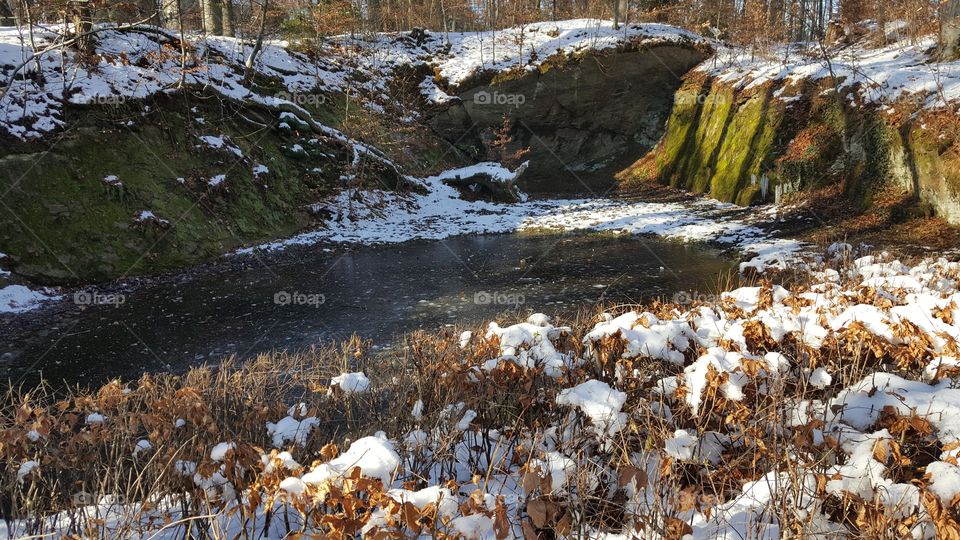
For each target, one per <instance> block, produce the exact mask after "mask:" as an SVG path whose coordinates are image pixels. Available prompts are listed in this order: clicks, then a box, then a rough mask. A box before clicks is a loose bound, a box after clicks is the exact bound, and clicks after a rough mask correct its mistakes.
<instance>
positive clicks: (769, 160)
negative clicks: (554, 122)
mask: <svg viewBox="0 0 960 540" xmlns="http://www.w3.org/2000/svg"><path fill="white" fill-rule="evenodd" d="M858 97H859V96H858V94H857V92H856V90H855V89H851V88H837V87H836V86H835V84H834V83H833V82H832V80H831V79H821V80H819V81H812V80H810V79H801V80H799V81H796V82H784V81H768V82H765V83H763V84H758V85H753V86H749V85H748V86H747V89H738V88H736V87H735V86H734V85H731V84H727V83H725V82H722V81H719V80H717V79H716V78H713V77H711V76H708V75H706V74H704V73H700V72H696V73H692V74H691V75H690V76H688V77H687V78H686V80H685V81H684V84H683V86H682V87H681V88H680V89H679V90H678V92H677V94H676V97H675V99H674V107H673V111H672V112H671V114H670V118H669V120H668V121H667V127H666V133H665V135H664V137H663V139H662V140H661V141H660V142H659V144H658V145H657V147H656V148H655V149H654V150H653V151H651V152H650V153H648V154H646V155H645V156H643V157H642V158H641V159H640V160H638V161H637V162H636V163H634V164H633V165H632V166H631V167H629V168H628V169H626V170H624V171H623V172H622V173H621V174H620V175H619V177H620V179H621V180H622V181H623V182H625V183H627V184H630V183H632V182H641V181H649V180H655V181H660V182H663V183H668V184H670V185H672V186H675V187H679V188H683V189H687V190H691V191H694V192H697V193H705V194H708V195H709V196H711V197H714V198H716V199H719V200H721V201H727V202H734V203H737V204H740V205H749V204H754V203H758V202H774V201H776V202H781V201H783V200H784V197H785V196H787V195H789V194H790V193H793V192H797V191H802V190H813V189H817V188H820V187H824V186H827V185H830V184H835V185H838V186H839V187H840V188H841V190H842V193H843V194H844V195H845V196H846V197H847V198H849V200H850V201H851V202H853V204H854V207H855V208H857V209H859V210H867V209H868V208H870V206H871V205H872V204H873V201H874V197H875V196H876V195H877V194H878V193H879V192H880V191H882V190H885V189H895V190H901V191H903V192H905V193H906V194H908V195H909V196H910V198H912V199H914V200H915V202H916V203H918V204H916V205H915V206H914V208H913V211H919V212H921V213H931V212H935V213H936V214H937V215H939V216H942V217H943V218H945V219H946V220H947V221H948V222H950V223H954V224H956V223H958V222H960V119H958V117H957V116H956V115H955V114H954V112H953V111H952V110H951V109H927V108H921V107H918V105H917V100H911V99H901V100H899V101H897V102H895V103H893V104H892V105H883V106H881V105H878V104H871V103H864V102H863V100H861V99H858Z"/></svg>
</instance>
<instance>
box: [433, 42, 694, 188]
mask: <svg viewBox="0 0 960 540" xmlns="http://www.w3.org/2000/svg"><path fill="white" fill-rule="evenodd" d="M706 56H707V53H706V52H704V51H701V50H698V49H696V48H694V47H692V46H683V45H676V44H670V45H666V44H665V45H659V46H655V47H640V48H636V47H634V48H632V49H628V50H619V51H607V52H603V53H595V54H588V55H584V56H582V57H578V58H562V59H557V61H548V62H545V63H544V65H543V66H541V68H540V69H539V70H538V71H531V72H521V73H516V74H513V76H506V77H504V76H498V77H496V78H493V79H492V80H491V78H490V76H489V75H488V76H487V77H486V80H482V79H481V78H478V80H477V82H476V83H474V84H471V83H467V84H464V85H462V87H461V88H460V89H459V91H458V93H457V95H458V96H459V97H460V98H461V100H460V101H455V102H453V103H451V104H449V105H447V106H444V107H442V108H441V109H439V110H437V111H434V113H433V116H432V118H431V120H430V122H431V125H432V126H433V127H434V129H436V130H437V131H438V132H439V133H440V134H441V136H443V137H444V138H446V139H447V140H448V141H450V142H451V143H452V144H454V145H456V146H457V147H458V148H460V149H462V150H465V151H467V152H468V153H471V154H473V155H475V156H477V157H478V158H483V157H488V158H489V157H493V158H496V156H490V155H484V154H485V152H488V151H489V147H490V144H489V141H490V140H491V139H492V138H494V137H495V131H496V130H498V129H500V128H502V127H503V126H504V119H505V118H509V119H510V120H511V123H512V125H511V126H510V128H511V129H510V130H509V134H510V136H511V138H512V141H511V142H510V143H509V144H508V145H507V151H508V152H512V151H515V150H516V149H519V148H529V153H528V154H527V155H526V156H524V159H529V160H530V167H529V169H528V170H527V171H526V173H525V174H524V177H523V179H522V180H521V187H522V188H523V189H526V190H528V191H553V192H557V191H596V192H598V193H599V192H601V191H602V190H603V189H604V188H606V187H607V186H609V185H611V183H612V179H613V174H614V173H616V172H617V171H619V170H621V169H623V168H624V167H625V166H627V165H629V164H630V163H632V162H633V161H634V160H635V159H636V158H637V156H641V155H643V154H644V153H646V152H647V151H649V150H650V149H651V148H653V147H654V146H655V145H656V143H657V141H658V140H659V139H660V137H661V136H662V135H663V131H664V124H665V122H666V119H667V117H668V116H669V115H670V109H671V106H672V104H673V94H674V92H675V91H676V90H677V89H678V88H679V87H680V85H681V83H682V80H681V77H682V76H683V74H684V73H686V72H687V71H688V70H689V69H690V68H692V67H693V66H695V65H696V64H698V63H699V62H701V61H703V60H704V59H705V58H706ZM485 141H487V143H486V144H485Z"/></svg>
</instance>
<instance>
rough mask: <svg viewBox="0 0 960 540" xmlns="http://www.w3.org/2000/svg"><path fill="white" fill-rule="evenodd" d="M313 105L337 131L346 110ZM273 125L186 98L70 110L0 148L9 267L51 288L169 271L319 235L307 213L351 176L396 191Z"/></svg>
mask: <svg viewBox="0 0 960 540" xmlns="http://www.w3.org/2000/svg"><path fill="white" fill-rule="evenodd" d="M316 103H317V105H316V106H314V109H316V110H315V112H316V113H317V114H318V116H320V117H324V118H326V119H327V120H328V121H329V122H330V123H331V124H332V125H333V126H335V127H340V125H339V124H338V123H337V119H338V117H339V118H341V119H342V118H344V115H343V112H342V109H343V108H344V107H343V104H344V102H343V101H341V100H339V99H329V100H328V99H322V100H321V99H318V100H316ZM280 116H281V115H280V114H278V113H277V112H276V111H273V110H268V109H266V108H256V107H251V106H244V107H243V108H242V110H241V109H240V108H237V107H235V106H234V105H233V104H231V103H226V102H223V101H222V100H219V99H209V96H205V95H195V94H192V93H189V92H185V93H183V94H178V95H161V96H159V97H156V98H153V99H151V100H149V102H146V103H128V104H125V105H123V106H118V107H104V106H90V107H68V108H67V109H66V111H65V119H66V121H67V125H70V126H71V129H70V130H68V131H65V132H62V133H59V134H56V135H54V136H53V138H52V139H51V140H48V141H44V142H33V143H22V142H17V141H10V144H9V145H8V144H3V145H2V148H3V150H0V193H2V199H0V202H2V206H0V252H2V253H7V254H9V255H10V260H9V261H8V262H7V263H5V266H7V267H10V266H12V269H13V270H14V271H15V272H17V273H19V274H21V275H23V276H25V277H28V278H32V279H33V280H34V281H36V282H38V283H45V284H60V283H86V282H92V281H102V280H111V279H115V278H119V277H126V276H133V275H141V274H152V273H157V272H163V271H170V270H175V269H180V268H183V267H186V266H189V265H194V264H197V263H199V262H202V261H206V260H209V259H212V258H216V257H218V256H220V255H222V254H224V253H227V252H230V251H232V250H234V249H236V248H238V247H240V246H243V245H248V244H251V243H258V242H262V241H266V240H270V239H275V238H278V237H282V236H288V235H291V234H294V233H296V232H297V231H299V230H301V229H303V228H305V227H308V226H312V225H314V220H315V218H314V216H313V215H312V214H311V212H310V211H309V207H310V205H311V204H313V203H315V202H317V201H318V200H320V199H322V198H323V197H325V196H328V195H331V194H333V193H335V192H336V191H337V190H339V189H341V187H342V183H343V180H342V179H343V178H345V177H346V178H351V179H352V180H351V182H352V183H354V184H362V183H364V182H366V183H369V184H370V185H371V186H375V187H378V188H381V189H383V188H386V189H403V188H404V186H403V185H401V184H402V182H401V180H402V178H401V177H399V176H398V175H397V174H396V171H389V170H386V168H385V166H384V165H383V163H381V162H380V161H378V160H375V159H364V160H361V162H360V163H359V165H357V164H355V163H354V162H353V158H354V156H353V152H352V149H351V148H350V147H349V146H348V145H347V144H345V143H343V142H342V141H339V140H336V139H332V138H329V137H325V136H324V135H323V134H322V133H321V134H318V133H317V132H316V131H315V130H312V128H311V127H310V125H308V124H307V123H306V122H303V121H299V122H298V121H296V118H292V117H288V116H289V115H283V116H284V117H283V119H282V120H281V118H280ZM281 124H283V127H281ZM205 136H209V137H213V138H216V139H221V138H222V141H224V142H225V144H223V145H221V147H220V148H217V146H218V145H220V143H219V142H216V141H215V142H214V144H210V143H209V142H205V141H204V140H203V139H201V137H205ZM387 168H389V167H387ZM10 263H12V264H10Z"/></svg>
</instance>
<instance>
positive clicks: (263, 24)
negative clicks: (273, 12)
mask: <svg viewBox="0 0 960 540" xmlns="http://www.w3.org/2000/svg"><path fill="white" fill-rule="evenodd" d="M269 10H270V0H263V12H262V13H261V14H260V30H259V31H258V32H257V42H256V43H254V44H253V50H251V51H250V56H248V57H247V62H246V65H245V66H244V73H243V80H244V82H249V81H250V79H251V78H252V77H253V66H254V65H255V64H256V61H257V56H259V55H260V51H261V50H262V49H263V38H264V35H265V34H266V32H267V12H268V11H269Z"/></svg>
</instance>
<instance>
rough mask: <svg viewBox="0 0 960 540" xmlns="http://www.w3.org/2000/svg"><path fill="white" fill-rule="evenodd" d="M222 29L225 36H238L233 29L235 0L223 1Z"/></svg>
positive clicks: (221, 11)
mask: <svg viewBox="0 0 960 540" xmlns="http://www.w3.org/2000/svg"><path fill="white" fill-rule="evenodd" d="M221 2H222V4H221V10H220V13H221V16H220V19H221V23H222V24H221V29H222V31H223V35H224V36H230V37H234V36H236V35H237V34H236V30H235V29H234V28H233V0H221Z"/></svg>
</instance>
